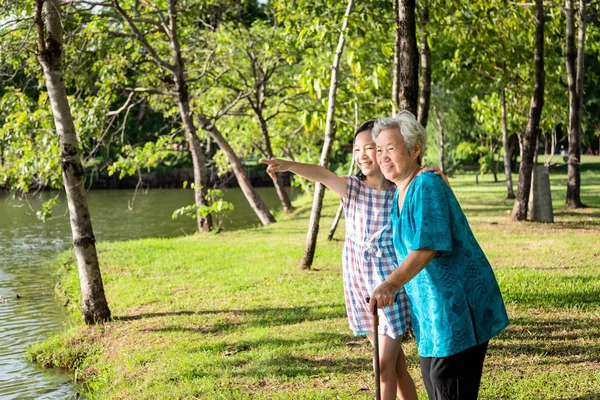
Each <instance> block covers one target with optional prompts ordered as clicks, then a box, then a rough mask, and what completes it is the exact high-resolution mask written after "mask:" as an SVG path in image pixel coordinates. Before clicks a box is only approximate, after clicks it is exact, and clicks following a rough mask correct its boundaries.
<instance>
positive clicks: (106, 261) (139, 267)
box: [30, 157, 600, 400]
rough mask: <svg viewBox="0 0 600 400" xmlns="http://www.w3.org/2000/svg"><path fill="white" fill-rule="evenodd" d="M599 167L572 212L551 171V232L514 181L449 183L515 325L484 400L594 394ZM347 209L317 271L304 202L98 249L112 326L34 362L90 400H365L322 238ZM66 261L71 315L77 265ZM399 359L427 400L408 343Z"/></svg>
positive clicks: (561, 181)
mask: <svg viewBox="0 0 600 400" xmlns="http://www.w3.org/2000/svg"><path fill="white" fill-rule="evenodd" d="M596 159H598V158H597V157H596ZM592 160H593V159H592ZM599 161H600V160H599ZM584 162H585V160H584ZM598 166H600V164H598V165H591V166H590V163H586V164H585V165H584V171H583V173H582V199H583V201H584V202H585V203H586V204H588V205H590V206H592V208H588V209H584V210H566V209H564V208H563V205H564V201H565V200H564V195H565V190H566V175H565V174H564V173H562V172H561V171H556V172H555V171H553V174H552V175H551V179H552V190H553V200H554V206H555V218H556V223H554V224H539V223H529V222H512V221H511V220H510V215H509V214H508V213H507V212H510V209H511V207H512V201H509V200H505V199H504V198H505V187H504V183H503V182H499V183H495V182H493V177H492V176H491V175H489V176H488V175H485V176H483V177H480V184H479V185H478V186H476V185H475V184H474V176H469V175H464V176H458V177H456V178H454V179H452V181H451V182H452V187H453V190H454V191H455V193H456V195H457V197H458V198H459V200H460V202H461V204H462V206H463V209H464V210H465V213H466V214H467V217H468V218H469V221H470V223H471V226H472V228H473V230H474V232H475V235H476V237H477V239H478V240H479V242H480V244H481V246H482V247H483V249H484V250H485V252H486V254H487V256H488V258H489V259H490V261H491V263H492V265H493V266H494V268H495V271H496V274H497V277H498V281H499V283H500V286H501V289H502V292H503V295H504V299H505V302H506V305H507V308H508V312H509V317H510V319H511V325H510V326H509V327H508V328H507V329H506V330H505V331H504V332H503V333H501V334H500V335H499V336H498V337H497V338H495V339H494V340H492V341H491V342H490V347H489V352H488V356H487V359H486V364H485V372H484V377H483V381H482V387H481V395H480V398H481V399H580V400H583V399H589V400H591V399H598V398H600V261H599V260H600V245H599V242H600V241H599V240H598V239H599V238H600V168H596V167H598ZM515 183H516V176H515ZM337 205H338V201H337V199H336V198H335V196H333V195H331V193H328V194H327V196H326V198H325V209H324V215H323V219H322V221H321V233H320V236H319V246H318V248H317V253H316V258H315V264H314V268H313V270H311V271H300V270H299V269H298V266H297V264H298V261H299V260H300V258H301V256H302V253H303V248H304V240H305V230H306V226H307V225H308V215H309V212H310V199H309V198H306V197H303V198H301V199H299V200H298V201H297V202H296V204H295V206H296V207H297V210H296V212H295V214H294V215H293V216H291V217H288V218H286V219H284V220H283V221H282V222H279V223H277V224H273V225H271V226H268V227H264V228H256V229H250V230H244V231H237V232H224V233H222V234H219V235H212V234H206V235H194V236H189V237H183V238H175V239H148V240H140V241H132V242H121V243H103V244H101V245H100V247H99V253H100V260H101V265H102V270H103V277H104V282H105V289H106V293H107V297H108V301H109V304H110V307H111V309H112V312H113V316H114V321H113V322H111V323H108V324H105V325H103V326H96V327H85V326H83V325H82V324H81V323H80V322H73V323H72V326H71V327H70V328H68V329H67V330H66V331H65V332H64V333H62V334H60V335H57V336H55V337H52V338H50V339H49V340H48V341H47V342H45V343H42V344H39V345H36V346H34V347H32V348H31V349H30V357H31V359H32V360H35V361H36V362H38V363H40V364H42V365H45V366H54V367H60V368H67V369H70V370H72V371H73V372H74V378H75V379H76V380H77V382H78V389H79V390H80V391H81V392H82V393H84V394H85V396H86V397H87V398H88V399H158V398H160V399H196V398H198V399H334V398H338V399H370V398H372V395H373V384H372V371H371V368H372V367H371V361H370V358H371V351H372V350H371V349H370V347H369V345H368V343H367V342H366V340H365V339H362V338H356V337H354V336H352V334H351V333H350V331H349V329H348V327H347V320H346V316H345V309H344V300H343V290H342V278H341V266H340V264H341V262H340V259H341V250H342V245H343V242H342V241H341V238H342V237H343V229H344V228H343V225H342V226H340V228H338V229H339V230H338V233H337V234H336V237H337V238H338V239H337V240H335V241H333V242H327V241H326V240H325V236H326V234H327V231H328V229H329V226H330V224H331V221H332V218H333V215H334V214H335V211H336V208H337ZM280 219H282V218H280ZM56 264H57V268H59V276H60V277H61V283H60V285H59V290H60V291H61V293H63V296H66V297H67V298H68V299H70V300H69V304H70V305H71V306H72V307H73V309H76V308H77V302H78V300H77V299H79V283H78V280H77V276H76V266H75V261H74V257H73V255H72V254H70V253H65V254H63V255H62V256H61V257H60V258H59V260H57V262H56ZM74 320H78V318H77V316H75V317H74ZM404 348H405V351H406V352H407V356H408V363H409V369H410V371H411V374H412V376H413V378H414V379H415V381H416V383H417V387H418V390H419V394H420V398H422V399H425V398H426V395H425V392H424V388H423V385H422V380H421V377H420V373H419V364H418V356H417V352H416V348H415V344H414V341H409V342H408V343H407V344H406V345H405V347H404Z"/></svg>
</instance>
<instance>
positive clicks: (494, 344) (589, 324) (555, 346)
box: [490, 317, 600, 398]
mask: <svg viewBox="0 0 600 400" xmlns="http://www.w3.org/2000/svg"><path fill="white" fill-rule="evenodd" d="M490 350H491V351H500V352H502V353H503V354H507V355H509V356H513V357H518V356H524V355H525V356H528V357H531V360H532V362H533V363H535V364H536V365H539V364H541V365H554V366H555V365H557V364H565V365H572V364H575V363H592V364H597V363H598V362H600V321H598V320H593V319H592V318H590V319H588V320H582V319H577V320H575V319H552V320H550V319H541V318H539V319H538V318H529V317H528V318H511V325H510V326H509V327H508V328H507V329H506V331H504V332H503V333H502V334H501V335H500V336H499V337H498V339H494V340H492V341H490ZM584 398H586V397H584Z"/></svg>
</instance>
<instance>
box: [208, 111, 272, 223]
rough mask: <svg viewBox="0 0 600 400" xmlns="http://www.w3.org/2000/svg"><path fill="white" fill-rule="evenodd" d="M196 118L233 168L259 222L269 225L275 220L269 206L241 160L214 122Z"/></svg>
mask: <svg viewBox="0 0 600 400" xmlns="http://www.w3.org/2000/svg"><path fill="white" fill-rule="evenodd" d="M198 120H199V122H200V126H201V127H202V129H204V130H205V131H206V132H208V133H209V134H210V136H211V137H212V138H213V140H214V141H215V142H216V143H217V145H218V146H219V148H220V149H221V151H222V152H223V153H224V154H225V156H226V157H227V159H228V160H229V164H230V165H231V168H232V169H233V173H234V174H235V177H236V179H237V182H238V185H240V189H242V192H243V193H244V196H245V197H246V200H248V203H249V204H250V207H252V210H254V212H255V213H256V216H257V217H258V219H260V222H261V223H262V224H263V225H269V224H270V223H272V222H275V218H274V217H273V215H271V213H270V212H269V208H268V207H267V206H266V205H265V203H264V202H263V201H262V199H261V198H260V196H259V195H258V193H256V190H254V188H253V187H252V184H251V183H250V179H248V176H247V175H246V172H245V171H244V166H243V165H242V162H241V161H240V159H239V157H238V156H237V154H235V152H234V151H233V149H232V148H231V146H230V145H229V142H227V140H226V139H225V137H224V136H223V135H222V134H221V131H219V129H218V128H217V127H216V126H215V124H213V123H212V122H211V121H209V120H208V118H207V117H206V116H204V115H202V114H198Z"/></svg>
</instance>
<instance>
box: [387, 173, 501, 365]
mask: <svg viewBox="0 0 600 400" xmlns="http://www.w3.org/2000/svg"><path fill="white" fill-rule="evenodd" d="M392 227H393V240H394V248H395V250H396V254H397V256H398V260H399V261H400V262H402V261H404V259H406V257H407V256H408V254H409V253H410V252H411V251H413V250H419V249H429V250H437V254H436V256H435V258H434V259H433V260H432V261H431V262H430V263H429V264H428V265H427V266H426V267H425V268H424V269H423V270H421V272H419V273H418V274H417V275H416V276H415V277H414V278H413V279H411V280H410V281H409V282H408V283H407V284H406V285H405V289H406V293H407V295H408V299H409V303H410V311H411V315H412V320H413V329H414V331H415V336H416V339H417V346H418V349H419V354H420V355H421V356H422V357H447V356H450V355H452V354H456V353H459V352H461V351H463V350H466V349H468V348H469V347H473V346H475V345H477V344H482V343H484V342H486V341H488V340H490V339H491V338H492V337H494V336H495V335H496V334H498V332H500V331H501V330H502V329H504V328H505V327H506V326H507V325H508V316H507V314H506V308H505V307H504V301H503V300H502V295H501V293H500V289H499V287H498V283H497V282H496V277H495V276H494V272H493V271H492V267H491V266H490V263H489V262H488V260H487V258H486V257H485V254H483V251H482V250H481V248H480V247H479V244H478V243H477V241H476V240H475V237H474V236H473V232H472V231H471V228H470V227H469V224H468V222H467V218H466V217H465V214H464V213H463V212H462V209H461V208H460V205H459V204H458V201H457V200H456V197H454V193H452V190H451V189H450V188H449V187H448V186H447V185H446V184H445V183H444V181H443V180H442V179H441V178H440V177H439V176H437V175H435V174H434V173H432V172H428V173H422V174H420V175H417V177H415V179H414V180H413V181H412V183H411V184H410V186H409V188H408V191H407V193H406V197H405V200H404V204H403V206H402V212H401V215H400V216H399V215H398V191H396V194H395V195H394V203H393V208H392Z"/></svg>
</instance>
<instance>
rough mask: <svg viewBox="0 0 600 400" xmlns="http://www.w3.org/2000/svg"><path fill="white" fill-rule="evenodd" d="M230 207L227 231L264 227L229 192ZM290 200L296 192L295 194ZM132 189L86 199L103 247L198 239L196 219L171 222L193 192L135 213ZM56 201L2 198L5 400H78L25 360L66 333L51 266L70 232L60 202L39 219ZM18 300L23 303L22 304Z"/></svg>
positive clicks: (177, 193) (161, 194) (0, 325)
mask: <svg viewBox="0 0 600 400" xmlns="http://www.w3.org/2000/svg"><path fill="white" fill-rule="evenodd" d="M257 191H258V193H259V195H260V196H261V197H262V199H263V200H264V201H265V203H266V204H267V205H268V206H269V207H270V209H271V210H278V209H280V207H279V201H278V199H277V195H276V193H275V190H274V189H273V188H258V189H257ZM224 192H225V196H224V198H225V200H227V201H229V202H231V203H233V204H234V206H235V209H234V210H233V211H231V212H230V213H229V215H227V216H226V217H225V219H224V223H223V227H224V229H227V230H231V229H241V228H248V227H252V226H256V225H259V224H260V222H259V220H258V217H256V215H255V214H254V212H253V211H252V210H251V208H250V206H249V205H248V203H247V202H246V200H245V198H244V196H243V194H242V192H241V190H240V189H225V190H224ZM289 193H290V195H291V197H292V198H294V197H295V196H296V195H297V193H298V192H297V191H290V192H289ZM133 195H134V192H133V191H132V190H96V191H90V192H88V193H87V197H88V203H89V206H90V213H91V215H92V223H93V227H94V234H95V236H96V240H97V241H98V242H102V241H120V240H130V239H139V238H145V237H173V236H181V235H189V234H193V233H194V232H195V227H196V222H195V221H194V220H192V219H190V218H185V217H180V218H179V219H177V220H172V219H171V214H172V213H173V211H174V210H175V209H177V208H179V207H183V206H185V205H189V204H191V203H192V202H193V192H192V191H191V190H177V189H170V190H158V189H156V190H149V191H145V192H139V193H138V194H137V196H136V197H135V202H134V203H133V209H132V210H129V208H128V205H129V204H130V203H131V201H132V199H133ZM53 196H56V193H51V192H44V193H42V194H41V195H40V196H35V197H31V198H29V199H28V200H19V199H13V198H11V197H10V196H7V195H1V194H0V296H2V299H0V399H2V400H9V399H19V400H22V399H71V398H77V395H76V394H75V391H74V390H73V388H72V387H71V386H70V384H69V382H70V381H71V378H70V376H69V375H68V374H66V373H60V372H57V371H48V370H44V369H42V368H39V367H37V366H36V365H34V364H32V363H30V362H27V361H26V360H25V355H26V349H27V346H29V345H31V344H33V343H36V342H40V341H43V340H44V339H45V338H47V337H48V336H49V335H51V334H53V333H56V332H58V331H60V330H61V329H62V327H63V325H64V323H65V321H66V317H67V315H66V313H65V312H64V309H63V308H62V307H61V306H60V305H59V304H58V303H57V302H56V301H55V299H54V289H53V285H54V282H53V281H52V276H51V274H50V272H49V270H48V267H47V266H48V262H49V261H51V260H52V259H53V258H54V257H55V256H56V255H57V254H58V253H59V252H60V251H63V250H65V249H68V248H69V247H70V246H71V229H70V226H69V220H68V216H67V214H66V202H65V199H64V197H63V196H62V195H60V196H59V204H58V205H57V206H56V207H55V210H54V213H53V215H54V217H53V218H51V219H50V220H48V221H47V222H45V223H43V222H41V221H39V220H38V219H37V218H36V216H35V211H36V210H38V209H39V207H40V205H41V204H42V202H44V201H45V200H47V199H49V198H51V197H53ZM17 296H18V297H19V298H17Z"/></svg>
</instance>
